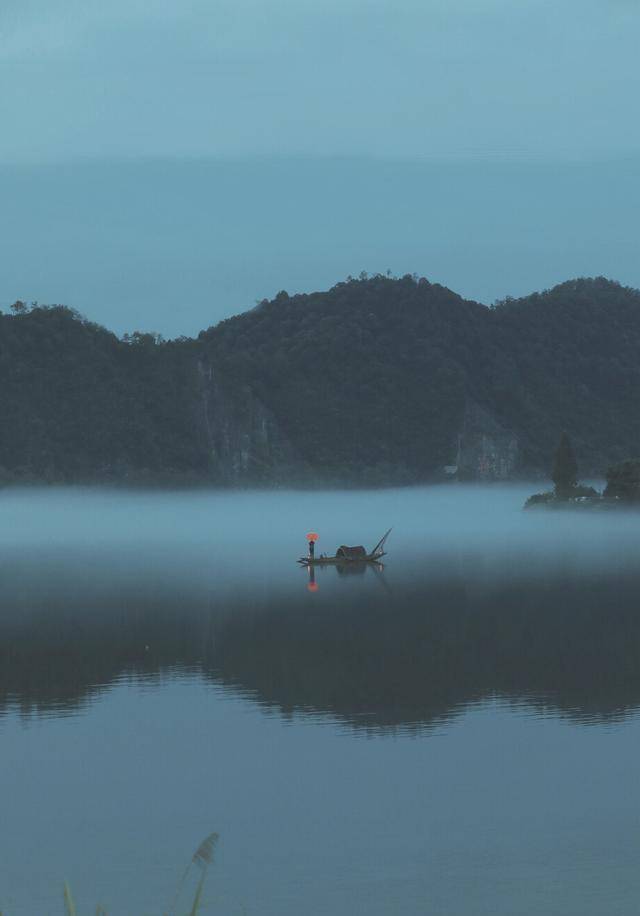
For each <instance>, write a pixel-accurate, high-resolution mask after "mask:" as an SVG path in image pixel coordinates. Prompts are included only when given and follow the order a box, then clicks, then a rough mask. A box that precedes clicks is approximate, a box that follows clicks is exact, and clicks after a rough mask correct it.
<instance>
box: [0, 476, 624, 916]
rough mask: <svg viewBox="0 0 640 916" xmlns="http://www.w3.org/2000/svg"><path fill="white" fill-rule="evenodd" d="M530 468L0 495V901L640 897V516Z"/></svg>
mask: <svg viewBox="0 0 640 916" xmlns="http://www.w3.org/2000/svg"><path fill="white" fill-rule="evenodd" d="M534 489H539V487H535V486H534V487H532V486H531V485H529V486H523V485H517V486H516V485H509V486H498V485H496V486H490V487H480V486H477V487H471V486H469V487H466V486H456V485H451V486H443V487H432V488H416V489H403V490H385V491H377V492H316V493H308V492H307V493H294V492H283V491H272V492H257V493H237V492H236V493H215V492H209V491H204V492H188V493H184V492H183V493H132V492H123V491H119V492H111V491H108V490H103V491H97V490H82V489H50V490H23V491H17V490H4V491H2V492H0V518H1V519H2V526H1V530H0V653H1V655H0V661H1V667H0V780H1V785H2V808H1V817H2V821H1V823H2V829H1V831H0V863H1V864H0V910H1V911H2V913H3V914H6V916H36V914H37V916H45V914H59V913H62V911H63V899H62V888H63V883H64V881H65V880H68V881H69V883H70V885H71V886H72V888H73V890H74V894H75V896H76V898H77V902H78V904H79V910H80V912H81V913H95V907H96V904H98V903H100V904H102V905H103V906H104V907H105V908H106V909H107V911H108V913H109V916H142V914H159V913H164V912H167V911H168V910H169V908H170V907H171V906H172V901H173V898H174V894H175V891H176V888H177V886H178V884H179V881H180V878H181V875H182V873H183V871H184V868H185V866H186V864H187V863H188V861H189V860H190V858H191V855H192V854H193V852H194V850H195V849H196V847H197V846H198V844H199V843H200V841H201V840H202V839H203V838H204V837H205V836H206V835H207V834H209V833H211V832H212V831H217V832H218V833H219V835H220V841H219V846H218V848H217V851H216V858H215V863H214V865H213V866H212V868H211V870H210V872H209V877H208V880H207V885H206V894H205V902H206V904H207V909H205V912H212V913H220V914H232V913H233V914H242V913H247V914H256V916H258V914H265V916H276V914H277V916H293V914H296V916H300V914H305V916H320V914H322V916H353V914H356V913H366V914H368V916H382V914H385V916H396V914H407V916H409V914H417V913H420V914H438V916H440V914H441V916H481V914H487V916H489V914H491V916H514V914H518V916H540V914H554V916H603V914H606V916H623V914H624V916H631V914H634V916H635V914H637V912H638V909H639V907H640V868H638V854H639V851H640V780H639V779H638V761H639V759H640V716H639V714H638V709H639V707H640V562H639V557H640V513H639V514H638V515H633V514H626V513H603V514H598V513H594V514H590V513H580V512H567V513H563V512H558V513H544V512H538V513H535V512H534V513H524V512H522V510H521V507H522V504H523V502H524V499H525V497H526V496H527V495H528V494H529V493H531V492H533V490H534ZM392 525H393V532H392V534H391V536H390V538H389V541H388V544H387V547H388V551H389V555H388V557H386V558H385V567H384V569H383V570H382V571H379V572H376V571H374V570H373V569H366V570H365V571H364V572H362V573H358V572H347V573H345V572H341V571H340V570H338V569H335V568H328V569H324V570H318V571H317V573H316V582H315V586H316V588H315V590H314V589H310V588H309V584H310V583H309V574H308V572H307V571H306V570H304V569H301V568H299V567H298V566H297V565H296V562H295V560H296V558H297V557H298V556H301V555H302V554H303V553H304V551H305V549H306V542H305V539H304V535H305V533H306V532H307V531H309V530H311V529H313V530H315V531H317V532H319V534H320V541H319V543H318V551H324V552H327V553H333V552H334V550H335V548H336V547H337V546H338V545H340V544H342V543H347V544H361V543H363V544H365V545H366V546H367V547H372V546H373V545H374V544H375V542H376V541H377V540H378V539H379V538H380V537H381V536H382V534H383V533H384V531H385V530H386V529H387V528H388V527H390V526H392ZM192 877H193V875H190V877H189V879H188V881H190V880H191V878H192ZM196 877H197V875H196ZM187 899H188V894H185V895H184V897H183V898H182V900H183V903H182V906H181V907H180V906H179V907H178V911H179V912H184V911H185V910H187V909H188V907H187V905H186V901H187Z"/></svg>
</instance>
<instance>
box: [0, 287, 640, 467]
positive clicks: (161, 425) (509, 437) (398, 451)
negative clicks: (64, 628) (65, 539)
mask: <svg viewBox="0 0 640 916" xmlns="http://www.w3.org/2000/svg"><path fill="white" fill-rule="evenodd" d="M0 390H1V392H2V394H1V395H0V469H1V470H0V474H1V475H2V477H3V478H4V479H6V480H12V479H28V480H52V481H53V480H66V481H91V480H143V479H148V480H157V481H159V480H193V481H212V482H216V483H233V482H248V483H261V482H301V483H305V482H319V483H322V482H340V481H344V482H359V483H384V482H390V483H392V482H409V481H421V480H429V479H433V478H437V477H438V476H445V475H446V474H447V473H449V474H453V473H456V474H457V475H458V476H462V477H469V478H476V477H481V478H482V477H486V478H490V477H505V476H513V475H517V474H521V475H522V474H531V473H535V474H541V475H542V474H548V473H549V471H550V462H551V456H552V454H553V450H554V448H555V445H556V443H557V441H558V438H559V436H560V433H561V432H562V431H563V430H564V431H566V432H567V433H568V434H569V435H570V437H571V440H572V442H573V445H574V447H575V451H576V455H577V459H578V463H579V466H580V473H581V475H582V476H586V475H589V474H600V473H603V472H604V471H605V470H606V468H607V466H608V465H609V464H612V463H615V462H618V461H621V460H623V459H625V458H630V457H636V456H637V455H638V454H640V292H638V291H636V290H633V289H629V288H626V287H622V286H620V285H619V284H617V283H613V282H611V281H609V280H605V279H603V278H598V279H595V280H586V279H581V280H574V281H570V282H567V283H563V284H561V285H560V286H557V287H555V288H554V289H552V290H549V291H546V292H544V293H540V294H538V293H536V294H534V295H532V296H528V297H526V298H523V299H517V300H514V299H507V300H504V301H502V302H500V303H497V304H496V305H495V306H494V307H491V308H489V307H487V306H484V305H481V304H479V303H476V302H471V301H466V300H464V299H462V298H461V297H460V296H457V295H456V294H455V293H453V292H451V291H450V290H448V289H445V288H444V287H441V286H438V285H435V284H431V283H429V282H428V281H426V280H424V279H418V278H416V277H411V276H407V277H403V278H401V279H392V278H389V277H385V276H375V277H372V278H366V277H362V278H360V279H357V280H351V279H350V280H348V281H346V282H343V283H339V284H337V285H336V286H334V287H333V288H332V289H330V290H328V291H327V292H319V293H312V294H309V295H296V296H288V295H287V294H286V293H284V292H283V293H280V294H278V296H276V297H275V299H273V300H272V301H266V300H265V301H263V302H262V303H260V304H259V305H258V306H257V307H256V308H254V309H252V310H251V311H249V312H246V313H245V314H243V315H239V316H237V317H235V318H231V319H228V320H226V321H223V322H222V323H220V324H219V325H217V326H216V327H213V328H210V329H209V330H207V331H203V332H202V333H201V334H200V335H199V338H198V339H197V340H189V339H185V338H182V339H179V340H176V341H170V342H164V341H161V340H159V339H158V338H157V337H154V336H153V335H145V334H134V335H132V336H131V337H127V338H125V339H122V340H120V339H118V338H117V337H116V336H115V335H114V334H111V333H110V332H108V331H106V330H105V329H103V328H100V327H98V326H97V325H94V324H92V323H89V322H87V321H84V320H83V319H82V318H81V317H80V316H78V315H77V314H75V313H74V312H72V311H71V310H69V309H65V308H63V307H50V308H43V307H34V308H32V309H30V310H29V309H24V308H21V307H18V309H17V310H16V311H15V313H13V314H10V315H0ZM445 469H446V470H445Z"/></svg>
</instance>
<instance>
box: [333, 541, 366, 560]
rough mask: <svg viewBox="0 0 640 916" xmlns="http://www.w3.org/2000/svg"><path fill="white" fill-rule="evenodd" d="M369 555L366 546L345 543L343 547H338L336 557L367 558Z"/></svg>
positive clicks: (349, 558) (346, 558) (345, 558)
mask: <svg viewBox="0 0 640 916" xmlns="http://www.w3.org/2000/svg"><path fill="white" fill-rule="evenodd" d="M367 556H368V555H367V551H366V550H365V549H364V547H346V546H345V545H344V544H343V545H342V547H338V549H337V550H336V557H339V558H340V559H341V560H352V561H353V560H366V559H367Z"/></svg>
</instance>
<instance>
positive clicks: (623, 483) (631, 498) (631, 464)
mask: <svg viewBox="0 0 640 916" xmlns="http://www.w3.org/2000/svg"><path fill="white" fill-rule="evenodd" d="M604 495H605V496H609V497H611V496H612V497H617V498H618V499H622V500H624V501H625V502H640V461H637V460H635V461H634V460H630V461H623V462H622V463H621V464H617V465H616V466H615V467H612V468H609V470H608V471H607V488H606V490H605V491H604Z"/></svg>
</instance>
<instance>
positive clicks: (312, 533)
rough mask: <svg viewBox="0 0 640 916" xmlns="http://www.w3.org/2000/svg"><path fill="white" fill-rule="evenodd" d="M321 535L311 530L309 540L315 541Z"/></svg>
mask: <svg viewBox="0 0 640 916" xmlns="http://www.w3.org/2000/svg"><path fill="white" fill-rule="evenodd" d="M319 537H320V535H319V534H316V533H315V531H310V532H309V534H308V535H307V540H308V541H314V542H315V541H317V540H318V538H319Z"/></svg>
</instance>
